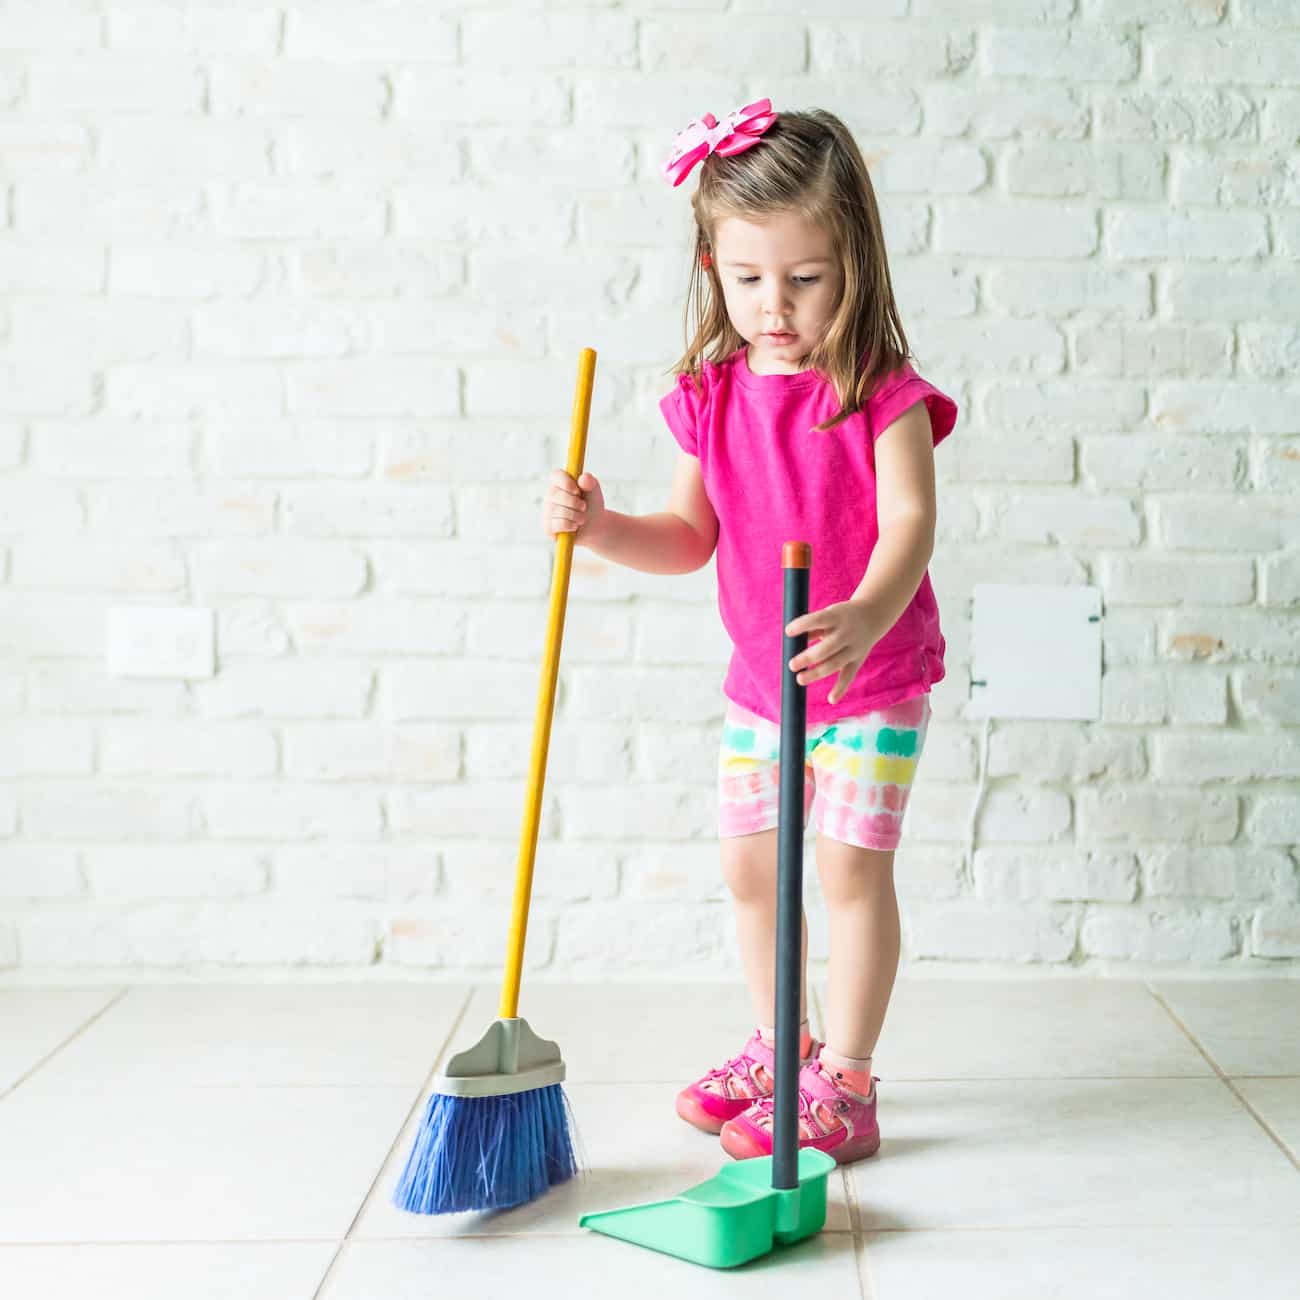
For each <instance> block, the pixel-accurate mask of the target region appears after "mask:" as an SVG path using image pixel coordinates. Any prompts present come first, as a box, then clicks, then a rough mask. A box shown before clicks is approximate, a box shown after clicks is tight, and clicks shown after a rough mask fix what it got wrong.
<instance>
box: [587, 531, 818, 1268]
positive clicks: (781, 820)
mask: <svg viewBox="0 0 1300 1300" xmlns="http://www.w3.org/2000/svg"><path fill="white" fill-rule="evenodd" d="M811 563H812V547H811V546H809V545H808V544H807V543H806V542H786V544H785V545H784V547H783V548H782V551H781V567H782V570H783V572H784V579H785V593H784V607H785V608H784V614H783V620H782V625H781V626H782V628H783V629H784V628H785V627H788V626H789V624H790V623H791V622H793V621H794V620H795V619H797V618H800V617H801V616H802V615H804V614H806V613H807V612H808V576H809V568H810V566H811ZM807 641H808V635H807V633H801V634H800V635H799V636H794V637H791V636H786V635H785V633H784V631H783V632H782V652H781V779H780V806H779V811H778V822H777V886H776V888H777V908H776V1050H775V1058H776V1059H775V1069H774V1072H773V1073H774V1080H775V1082H774V1096H773V1128H772V1154H771V1155H770V1156H758V1157H756V1158H754V1159H752V1160H737V1161H734V1162H733V1163H732V1164H730V1165H727V1166H725V1167H724V1168H723V1169H722V1170H721V1172H720V1173H718V1174H715V1175H714V1176H713V1177H712V1178H709V1179H706V1180H705V1181H704V1182H702V1183H697V1184H696V1185H695V1186H694V1187H688V1188H687V1189H686V1191H684V1192H682V1193H681V1194H680V1195H678V1196H674V1197H671V1198H670V1199H668V1200H666V1201H651V1202H649V1203H647V1204H645V1205H632V1206H628V1207H627V1208H625V1209H621V1210H601V1211H598V1212H597V1213H594V1214H584V1215H583V1216H582V1217H581V1218H580V1219H579V1220H578V1223H579V1225H580V1226H581V1227H584V1228H591V1229H592V1230H593V1231H595V1232H600V1233H603V1234H604V1235H605V1236H608V1237H617V1238H619V1239H620V1240H622V1241H630V1242H632V1243H634V1244H635V1245H638V1246H646V1247H648V1248H649V1249H650V1250H657V1251H661V1252H662V1253H663V1254H665V1255H675V1256H677V1258H679V1259H685V1260H689V1261H690V1262H691V1263H693V1264H706V1265H708V1266H709V1267H710V1268H735V1267H736V1266H737V1265H739V1264H745V1263H748V1261H749V1260H751V1259H757V1258H758V1257H759V1256H760V1255H766V1254H767V1253H768V1252H769V1251H771V1250H772V1249H773V1248H774V1247H775V1246H777V1245H781V1246H789V1245H793V1244H794V1243H795V1242H796V1241H802V1240H803V1239H804V1238H805V1237H811V1236H813V1235H814V1234H816V1233H818V1232H820V1231H821V1230H822V1228H823V1227H825V1225H826V1179H827V1176H828V1175H829V1174H830V1171H831V1170H832V1169H834V1168H835V1161H834V1160H833V1159H832V1158H831V1157H830V1156H828V1155H827V1154H826V1153H825V1152H824V1151H818V1150H816V1149H815V1148H812V1147H808V1148H805V1149H804V1150H802V1151H801V1150H800V1149H799V1127H798V1118H799V1117H798V1088H799V985H800V973H801V972H800V965H801V959H802V949H803V933H802V911H803V906H802V905H803V833H804V825H803V817H804V814H803V800H804V744H805V733H806V730H807V692H806V689H805V688H804V687H802V686H800V685H799V681H798V677H797V675H796V674H795V673H793V672H792V671H791V670H790V660H791V659H793V658H794V657H795V656H796V655H797V654H799V653H800V652H801V651H802V650H803V649H804V647H805V645H806V644H807Z"/></svg>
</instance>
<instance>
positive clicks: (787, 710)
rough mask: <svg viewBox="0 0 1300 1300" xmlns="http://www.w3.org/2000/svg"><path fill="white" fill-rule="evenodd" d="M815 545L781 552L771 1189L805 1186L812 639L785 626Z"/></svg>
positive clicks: (796, 611) (801, 594)
mask: <svg viewBox="0 0 1300 1300" xmlns="http://www.w3.org/2000/svg"><path fill="white" fill-rule="evenodd" d="M811 565H812V547H811V546H810V545H809V544H808V543H807V542H786V543H785V545H784V546H783V547H782V548H781V569H782V572H783V576H784V580H785V590H784V600H783V604H784V610H783V613H782V622H781V628H782V632H781V775H780V787H779V789H780V803H779V810H778V813H777V818H778V820H777V837H776V838H777V871H776V1052H775V1056H776V1061H775V1066H776V1068H775V1087H774V1095H773V1099H772V1186H773V1187H778V1188H791V1187H798V1186H799V986H800V984H801V983H802V979H801V977H802V974H803V834H804V825H803V822H804V809H803V801H804V745H805V735H806V731H807V721H808V689H807V687H805V686H801V685H800V684H799V680H798V674H797V673H795V672H793V671H791V668H790V660H791V659H793V658H794V657H795V656H796V655H797V654H800V653H802V651H803V650H804V648H805V647H806V646H807V644H808V634H807V633H806V632H801V633H799V635H798V636H787V635H786V634H785V630H784V629H785V628H786V627H788V626H789V625H790V623H792V622H793V621H794V620H795V619H797V618H801V617H802V616H803V615H804V614H806V613H807V612H808V584H809V570H810V567H811Z"/></svg>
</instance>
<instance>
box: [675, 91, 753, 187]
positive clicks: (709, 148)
mask: <svg viewBox="0 0 1300 1300" xmlns="http://www.w3.org/2000/svg"><path fill="white" fill-rule="evenodd" d="M775 121H776V114H775V113H774V112H772V101H771V100H770V99H760V100H758V101H757V102H756V103H753V104H746V105H745V107H744V108H738V109H736V111H735V112H734V113H728V114H727V116H726V117H724V118H723V119H722V121H721V122H719V121H718V119H717V118H716V117H714V116H713V114H712V113H705V115H704V116H703V117H697V118H696V119H695V120H694V121H693V122H691V123H690V124H689V125H687V126H685V127H683V128H682V130H680V131H678V132H677V134H676V135H675V136H674V137H673V147H672V152H671V153H670V154H669V156H668V161H667V162H666V163H664V166H663V172H664V178H665V179H666V180H669V181H671V182H672V183H673V188H674V189H676V187H677V186H678V185H680V184H681V183H682V182H683V181H684V180H685V179H686V178H687V176H689V175H690V173H691V168H692V167H694V166H695V164H696V163H697V162H699V161H700V160H701V159H703V158H707V157H708V156H709V154H711V153H720V154H722V155H723V156H724V157H730V156H731V155H732V154H737V153H744V152H745V150H746V149H749V148H751V147H752V146H753V145H756V144H757V143H758V138H759V136H761V135H762V134H763V132H764V131H766V130H767V128H768V127H770V126H771V125H772V123H773V122H775Z"/></svg>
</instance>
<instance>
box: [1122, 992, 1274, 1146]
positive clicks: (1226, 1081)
mask: <svg viewBox="0 0 1300 1300" xmlns="http://www.w3.org/2000/svg"><path fill="white" fill-rule="evenodd" d="M1144 983H1146V987H1147V992H1148V993H1150V994H1151V996H1152V997H1153V998H1155V1000H1156V1001H1157V1002H1159V1003H1160V1005H1161V1006H1162V1007H1164V1009H1165V1011H1166V1013H1167V1014H1168V1016H1169V1018H1170V1019H1171V1020H1172V1021H1173V1022H1174V1024H1176V1025H1177V1026H1178V1028H1179V1029H1181V1030H1182V1031H1183V1033H1184V1034H1186V1035H1187V1039H1188V1041H1189V1042H1190V1043H1191V1044H1192V1046H1193V1047H1195V1048H1196V1050H1197V1051H1198V1052H1200V1054H1201V1055H1202V1056H1203V1057H1205V1059H1206V1061H1207V1062H1208V1063H1209V1066H1210V1068H1211V1069H1212V1070H1213V1071H1214V1073H1215V1074H1216V1075H1218V1078H1219V1082H1220V1083H1222V1084H1223V1086H1224V1087H1225V1088H1227V1090H1228V1091H1229V1092H1230V1093H1232V1095H1233V1096H1234V1097H1236V1099H1237V1100H1238V1101H1239V1102H1240V1103H1241V1105H1242V1106H1243V1107H1244V1108H1245V1109H1246V1111H1247V1112H1248V1113H1249V1114H1250V1115H1251V1117H1252V1118H1253V1119H1254V1121H1255V1123H1256V1124H1258V1125H1259V1126H1260V1128H1262V1129H1263V1130H1264V1132H1265V1133H1267V1134H1268V1136H1269V1137H1270V1138H1272V1140H1273V1142H1274V1144H1275V1145H1276V1146H1277V1149H1278V1150H1279V1151H1281V1153H1282V1154H1283V1155H1284V1156H1285V1157H1286V1158H1287V1159H1288V1160H1289V1161H1290V1162H1291V1165H1292V1167H1293V1168H1294V1169H1296V1170H1297V1171H1300V1159H1297V1158H1296V1153H1295V1152H1294V1151H1292V1150H1291V1148H1290V1147H1289V1146H1287V1144H1286V1143H1285V1142H1284V1141H1283V1140H1282V1138H1281V1137H1280V1136H1279V1134H1277V1133H1275V1132H1274V1131H1273V1129H1272V1127H1271V1126H1270V1125H1269V1123H1268V1122H1267V1120H1265V1119H1264V1117H1263V1116H1262V1115H1261V1114H1260V1113H1259V1111H1257V1110H1256V1109H1255V1107H1254V1106H1252V1105H1251V1104H1250V1102H1249V1101H1247V1100H1246V1098H1245V1096H1244V1095H1243V1093H1242V1092H1241V1090H1240V1089H1239V1088H1238V1087H1237V1086H1236V1084H1235V1083H1234V1082H1233V1078H1232V1077H1231V1076H1229V1075H1227V1074H1225V1073H1224V1072H1223V1071H1222V1070H1221V1069H1220V1068H1219V1063H1218V1061H1216V1060H1215V1059H1214V1057H1212V1056H1211V1055H1210V1053H1209V1051H1208V1049H1207V1048H1206V1047H1204V1046H1203V1045H1202V1043H1201V1041H1200V1039H1198V1038H1197V1037H1196V1035H1195V1034H1194V1033H1192V1031H1191V1029H1190V1028H1188V1026H1187V1025H1186V1024H1185V1023H1184V1022H1183V1020H1182V1018H1181V1017H1180V1016H1179V1015H1178V1013H1177V1012H1176V1011H1175V1010H1174V1009H1173V1007H1171V1006H1170V1005H1169V1003H1168V1002H1166V1001H1165V999H1164V998H1163V997H1162V996H1161V995H1160V994H1159V993H1157V992H1156V990H1155V989H1154V988H1152V987H1151V983H1150V981H1149V980H1148V981H1144ZM1241 1077H1246V1076H1241Z"/></svg>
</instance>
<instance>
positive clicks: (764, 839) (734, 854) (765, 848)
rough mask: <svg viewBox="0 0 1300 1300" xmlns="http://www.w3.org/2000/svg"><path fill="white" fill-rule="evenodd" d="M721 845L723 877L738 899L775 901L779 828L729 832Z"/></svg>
mask: <svg viewBox="0 0 1300 1300" xmlns="http://www.w3.org/2000/svg"><path fill="white" fill-rule="evenodd" d="M721 845H722V850H721V851H722V878H723V879H724V880H725V881H726V882H727V888H728V889H730V890H731V892H732V894H733V895H734V896H735V898H736V900H737V901H738V902H741V903H757V902H764V901H771V902H773V903H775V899H776V831H775V830H770V831H760V832H759V833H758V834H757V835H734V836H728V837H727V838H725V839H723V840H722V841H721Z"/></svg>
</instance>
